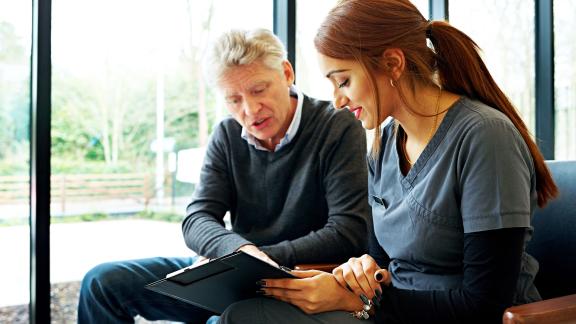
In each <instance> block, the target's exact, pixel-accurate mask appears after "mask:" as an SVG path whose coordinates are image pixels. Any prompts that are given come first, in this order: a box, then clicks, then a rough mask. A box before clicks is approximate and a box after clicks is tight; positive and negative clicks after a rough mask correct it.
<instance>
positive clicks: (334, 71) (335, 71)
mask: <svg viewBox="0 0 576 324" xmlns="http://www.w3.org/2000/svg"><path fill="white" fill-rule="evenodd" d="M346 71H348V69H340V70H332V71H330V72H328V74H326V77H327V78H328V79H330V77H331V76H332V74H334V73H340V72H346Z"/></svg>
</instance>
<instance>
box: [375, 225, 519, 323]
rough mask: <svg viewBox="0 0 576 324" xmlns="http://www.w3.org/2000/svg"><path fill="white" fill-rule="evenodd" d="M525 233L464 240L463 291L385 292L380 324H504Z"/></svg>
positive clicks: (503, 231)
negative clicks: (503, 315)
mask: <svg viewBox="0 0 576 324" xmlns="http://www.w3.org/2000/svg"><path fill="white" fill-rule="evenodd" d="M525 231H526V228H506V229H498V230H490V231H484V232H475V233H470V234H465V235H464V263H463V267H464V268H463V270H464V276H463V281H462V287H461V288H460V289H451V290H433V291H417V290H401V289H396V288H393V287H389V288H385V289H384V290H383V295H382V297H383V298H382V300H381V303H380V307H379V308H378V309H377V312H376V322H377V323H501V321H502V314H503V312H504V309H506V307H509V306H511V304H512V300H513V296H514V292H515V290H516V283H517V280H518V274H519V271H520V263H521V258H522V253H523V245H524V235H525Z"/></svg>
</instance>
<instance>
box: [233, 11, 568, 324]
mask: <svg viewBox="0 0 576 324" xmlns="http://www.w3.org/2000/svg"><path fill="white" fill-rule="evenodd" d="M315 45H316V48H317V50H318V52H319V61H320V66H321V69H322V71H323V73H324V74H325V75H326V77H327V78H328V79H329V80H330V81H331V82H332V84H333V86H334V105H335V106H336V107H338V108H343V107H347V108H348V109H349V110H350V111H352V112H353V113H354V114H355V116H356V117H357V118H358V119H359V120H361V122H362V124H363V126H364V127H365V128H366V129H373V130H374V132H375V138H374V142H373V146H372V152H371V155H370V157H369V159H368V167H369V176H370V178H369V195H370V197H369V200H370V204H371V205H372V213H373V220H374V226H373V228H374V235H373V237H372V241H371V244H370V246H371V249H370V252H369V255H364V256H362V257H360V258H352V259H350V260H349V261H348V262H347V263H345V264H343V265H341V266H339V267H338V268H336V269H335V270H334V271H333V273H332V274H322V273H319V272H315V271H311V272H297V271H295V272H294V273H295V275H297V276H298V277H301V278H302V279H294V280H265V282H264V283H263V287H262V289H261V292H262V293H263V294H265V295H267V296H268V297H273V298H268V299H265V298H260V299H254V300H249V301H244V302H241V303H238V304H236V305H233V306H232V308H231V309H230V310H229V311H227V312H226V313H225V314H224V316H223V317H222V320H223V321H224V322H226V323H228V322H230V323H240V322H242V321H247V320H248V321H250V322H251V323H260V322H270V323H272V322H273V323H283V322H285V323H308V322H309V323H316V322H318V321H320V322H326V323H348V322H350V323H353V322H354V321H357V322H358V321H360V319H356V318H367V317H368V321H374V322H376V323H384V322H385V323H423V322H425V323H470V322H477V323H497V322H501V318H502V314H503V311H504V309H505V308H506V307H508V306H511V305H513V304H521V303H526V302H532V301H536V300H539V299H540V296H539V294H538V291H537V289H536V287H535V286H534V284H533V279H534V277H535V275H536V272H537V270H538V264H537V262H536V260H534V259H533V258H532V257H531V256H529V255H528V254H526V252H525V246H526V242H527V241H528V240H529V238H530V236H531V226H530V221H531V217H532V215H533V211H534V208H535V207H536V205H538V206H544V205H545V204H546V202H547V201H548V200H550V199H552V198H553V197H554V196H556V195H557V188H556V186H555V184H554V182H553V180H552V179H551V176H550V173H549V171H548V169H547V168H546V165H545V163H544V160H543V158H542V155H541V153H540V152H539V151H538V148H537V146H536V144H535V143H534V141H533V140H532V139H531V137H530V135H529V133H528V130H527V128H526V125H525V124H524V123H523V122H522V120H521V118H520V116H519V115H518V113H517V112H516V110H515V109H514V107H513V106H512V104H511V103H510V101H509V100H508V99H507V98H506V96H505V95H504V93H503V92H502V91H501V89H500V88H499V87H498V86H497V85H496V83H495V82H494V80H493V79H492V77H491V75H490V73H489V72H488V70H487V68H486V66H485V65H484V63H483V62H482V60H481V58H480V56H479V54H478V49H477V46H476V44H475V43H474V42H473V41H472V40H471V39H470V38H469V37H468V36H466V35H465V34H464V33H462V32H461V31H459V30H457V29H456V28H454V27H452V26H450V25H449V24H448V23H445V22H438V21H434V22H429V21H427V20H426V19H425V18H424V17H423V16H422V15H421V14H420V12H419V11H418V10H417V9H416V7H415V6H414V5H412V4H411V3H410V2H409V1H398V0H396V1H394V0H345V1H341V2H340V3H339V4H338V5H337V6H336V7H335V8H333V9H332V10H331V12H330V14H329V15H328V17H327V18H326V19H325V21H324V23H323V24H322V26H321V27H320V29H319V31H318V33H317V36H316V38H315ZM388 117H391V119H390V120H391V121H389V122H388V121H387V118H388ZM380 269H386V270H380ZM383 278H385V279H384V280H383ZM381 281H384V283H385V284H383V285H382V284H381ZM359 297H360V298H359ZM280 301H283V302H280ZM284 302H287V303H290V304H292V305H294V306H296V307H297V308H296V307H292V306H290V305H289V304H287V303H284ZM349 312H352V313H353V315H354V317H352V316H350V315H347V313H349ZM309 314H314V315H309Z"/></svg>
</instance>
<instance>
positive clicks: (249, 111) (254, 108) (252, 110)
mask: <svg viewBox="0 0 576 324" xmlns="http://www.w3.org/2000/svg"><path fill="white" fill-rule="evenodd" d="M261 107H262V106H261V105H260V103H259V102H257V101H255V100H249V99H246V100H244V113H245V114H246V115H247V116H255V115H257V114H258V112H259V111H260V109H261Z"/></svg>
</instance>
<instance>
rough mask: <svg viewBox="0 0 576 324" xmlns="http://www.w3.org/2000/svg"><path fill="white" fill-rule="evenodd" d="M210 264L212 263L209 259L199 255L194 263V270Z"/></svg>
mask: <svg viewBox="0 0 576 324" xmlns="http://www.w3.org/2000/svg"><path fill="white" fill-rule="evenodd" d="M208 262H210V259H209V258H207V257H205V256H201V255H199V256H198V258H197V259H196V261H194V263H192V268H196V267H198V266H201V265H203V264H205V263H208Z"/></svg>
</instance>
